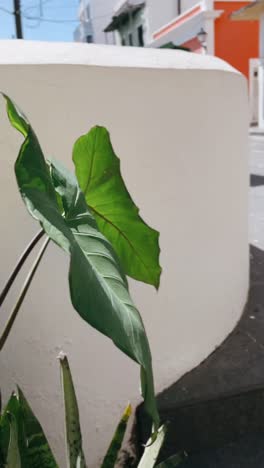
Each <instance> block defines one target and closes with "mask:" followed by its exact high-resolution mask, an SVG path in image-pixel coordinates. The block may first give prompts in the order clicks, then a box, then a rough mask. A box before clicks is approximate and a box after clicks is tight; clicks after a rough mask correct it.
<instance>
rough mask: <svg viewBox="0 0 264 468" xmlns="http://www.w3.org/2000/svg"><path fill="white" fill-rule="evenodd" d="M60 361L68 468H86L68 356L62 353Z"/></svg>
mask: <svg viewBox="0 0 264 468" xmlns="http://www.w3.org/2000/svg"><path fill="white" fill-rule="evenodd" d="M59 360H60V367H61V382H62V389H63V398H64V411H65V428H66V444H67V456H68V466H69V468H77V467H78V468H85V467H86V462H85V457H84V453H83V449H82V434H81V428H80V419H79V409H78V403H77V398H76V395H75V390H74V385H73V380H72V376H71V371H70V366H69V362H68V359H67V357H66V355H65V354H64V353H62V352H61V353H60V355H59Z"/></svg>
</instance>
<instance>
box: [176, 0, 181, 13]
mask: <svg viewBox="0 0 264 468" xmlns="http://www.w3.org/2000/svg"><path fill="white" fill-rule="evenodd" d="M177 1H178V5H177V6H178V15H180V14H181V12H182V11H181V10H182V8H181V0H177Z"/></svg>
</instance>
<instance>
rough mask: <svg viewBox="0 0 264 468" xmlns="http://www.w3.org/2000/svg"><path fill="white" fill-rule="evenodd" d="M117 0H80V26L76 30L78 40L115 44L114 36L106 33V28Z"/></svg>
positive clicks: (75, 36) (75, 38)
mask: <svg viewBox="0 0 264 468" xmlns="http://www.w3.org/2000/svg"><path fill="white" fill-rule="evenodd" d="M115 3H116V0H80V5H79V12H78V17H79V20H80V24H79V26H78V27H77V28H76V30H75V31H74V40H75V41H76V42H89V43H92V42H94V43H96V44H105V43H109V44H113V42H114V36H113V35H110V34H108V35H106V34H105V33H104V29H105V27H106V25H107V24H108V23H109V20H110V19H111V17H112V15H113V7H114V5H115Z"/></svg>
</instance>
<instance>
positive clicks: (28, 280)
mask: <svg viewBox="0 0 264 468" xmlns="http://www.w3.org/2000/svg"><path fill="white" fill-rule="evenodd" d="M49 241H50V239H49V238H47V239H46V240H45V242H44V244H43V245H42V247H41V249H40V251H39V254H38V256H37V258H36V260H35V262H34V263H33V265H32V268H31V270H30V272H29V274H28V276H27V278H26V281H25V283H24V284H23V287H22V289H21V291H20V294H19V297H18V300H17V303H16V305H15V307H14V308H13V310H12V312H11V314H10V317H9V319H8V321H7V324H6V326H5V329H4V331H3V333H2V335H1V337H0V351H1V350H2V349H3V346H4V344H5V342H6V340H7V338H8V336H9V333H10V331H11V328H12V326H13V324H14V321H15V319H16V316H17V314H18V311H19V309H20V307H21V305H22V303H23V301H24V298H25V296H26V294H27V291H28V288H29V286H30V284H31V282H32V280H33V278H34V275H35V273H36V270H37V268H38V265H39V263H40V261H41V259H42V257H43V255H44V252H45V250H46V248H47V247H48V243H49Z"/></svg>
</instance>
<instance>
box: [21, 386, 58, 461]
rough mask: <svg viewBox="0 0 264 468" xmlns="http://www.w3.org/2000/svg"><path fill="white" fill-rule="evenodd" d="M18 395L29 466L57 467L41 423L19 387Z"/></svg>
mask: <svg viewBox="0 0 264 468" xmlns="http://www.w3.org/2000/svg"><path fill="white" fill-rule="evenodd" d="M18 397H19V403H20V408H21V417H22V422H23V426H24V427H23V433H24V437H25V440H26V456H27V465H26V466H27V468H39V467H42V466H43V467H45V468H57V466H58V465H57V463H56V461H55V458H54V456H53V454H52V451H51V448H50V446H49V443H48V441H47V438H46V436H45V434H44V431H43V429H42V427H41V424H40V423H39V421H38V420H37V418H36V416H35V415H34V413H33V411H32V409H31V408H30V406H29V404H28V402H27V400H26V398H25V397H24V394H23V392H22V390H21V389H20V388H18Z"/></svg>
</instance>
